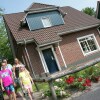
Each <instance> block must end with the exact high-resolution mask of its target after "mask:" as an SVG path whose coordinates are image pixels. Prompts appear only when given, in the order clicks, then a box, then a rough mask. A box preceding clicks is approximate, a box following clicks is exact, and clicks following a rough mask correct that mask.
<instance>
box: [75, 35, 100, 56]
mask: <svg viewBox="0 0 100 100" xmlns="http://www.w3.org/2000/svg"><path fill="white" fill-rule="evenodd" d="M89 36H93V38H94V41H95V44H96V47H97V50H94V51H91V52H89V53H84V51H83V49H82V46H81V44H80V41H79V40H80V39H82V38H86V37H89ZM77 41H78V44H79V46H80V48H81V51H82V53H83V55H84V56H87V55H89V54H92V53H94V52H97V51H100V46H99V44H98V42H97V40H96V37H95V35H94V34H90V35H85V36H82V37H79V38H77Z"/></svg>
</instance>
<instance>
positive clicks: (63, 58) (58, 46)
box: [58, 43, 67, 68]
mask: <svg viewBox="0 0 100 100" xmlns="http://www.w3.org/2000/svg"><path fill="white" fill-rule="evenodd" d="M58 49H59V52H60V55H61V58H62V60H63V63H64V66H65V67H66V68H67V65H66V62H65V59H64V56H63V54H62V51H61V48H60V46H59V43H58Z"/></svg>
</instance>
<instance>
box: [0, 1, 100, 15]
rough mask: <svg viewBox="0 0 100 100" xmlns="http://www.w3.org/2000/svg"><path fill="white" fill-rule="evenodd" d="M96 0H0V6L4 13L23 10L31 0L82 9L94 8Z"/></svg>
mask: <svg viewBox="0 0 100 100" xmlns="http://www.w3.org/2000/svg"><path fill="white" fill-rule="evenodd" d="M97 1H98V0H0V8H2V9H5V11H4V13H5V14H10V13H18V12H23V11H24V10H25V9H27V8H28V7H29V6H30V5H31V4H32V3H33V2H36V3H45V4H51V5H57V6H61V7H62V6H71V7H73V8H75V9H78V10H82V9H83V8H85V7H93V8H94V9H95V10H96V6H97Z"/></svg>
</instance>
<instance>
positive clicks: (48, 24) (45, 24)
mask: <svg viewBox="0 0 100 100" xmlns="http://www.w3.org/2000/svg"><path fill="white" fill-rule="evenodd" d="M42 22H43V25H44V27H50V26H51V23H50V20H49V18H42Z"/></svg>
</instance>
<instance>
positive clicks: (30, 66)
mask: <svg viewBox="0 0 100 100" xmlns="http://www.w3.org/2000/svg"><path fill="white" fill-rule="evenodd" d="M24 43H25V52H26V55H27V58H28V61H29V64H30V67H31V69H32V75H33V77H34V78H36V76H35V73H34V70H33V67H32V63H31V60H30V57H29V54H28V51H27V48H26V40H25V39H24Z"/></svg>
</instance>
